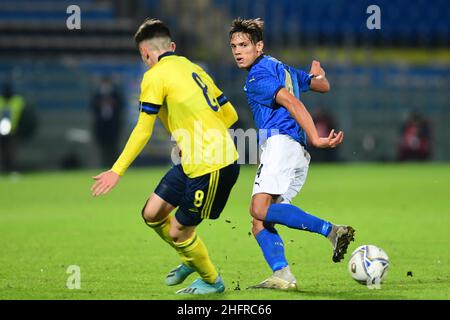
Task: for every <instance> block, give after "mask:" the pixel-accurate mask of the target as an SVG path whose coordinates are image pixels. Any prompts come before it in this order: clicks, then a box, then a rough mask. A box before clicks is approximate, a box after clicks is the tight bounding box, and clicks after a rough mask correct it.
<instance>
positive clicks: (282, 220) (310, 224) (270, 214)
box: [258, 203, 332, 237]
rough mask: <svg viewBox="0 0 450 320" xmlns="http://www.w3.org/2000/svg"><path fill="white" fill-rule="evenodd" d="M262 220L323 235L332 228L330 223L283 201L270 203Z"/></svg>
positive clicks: (326, 234)
mask: <svg viewBox="0 0 450 320" xmlns="http://www.w3.org/2000/svg"><path fill="white" fill-rule="evenodd" d="M264 221H266V222H271V223H278V224H282V225H284V226H286V227H289V228H294V229H299V230H306V231H310V232H314V233H318V234H321V235H323V236H325V237H326V236H328V234H329V233H330V231H331V228H332V225H331V223H329V222H327V221H324V220H322V219H319V218H317V217H315V216H313V215H310V214H308V213H306V212H304V211H303V210H302V209H300V208H297V207H296V206H293V205H292V204H285V203H275V204H272V205H270V207H269V209H268V210H267V215H266V219H264ZM258 235H259V234H258Z"/></svg>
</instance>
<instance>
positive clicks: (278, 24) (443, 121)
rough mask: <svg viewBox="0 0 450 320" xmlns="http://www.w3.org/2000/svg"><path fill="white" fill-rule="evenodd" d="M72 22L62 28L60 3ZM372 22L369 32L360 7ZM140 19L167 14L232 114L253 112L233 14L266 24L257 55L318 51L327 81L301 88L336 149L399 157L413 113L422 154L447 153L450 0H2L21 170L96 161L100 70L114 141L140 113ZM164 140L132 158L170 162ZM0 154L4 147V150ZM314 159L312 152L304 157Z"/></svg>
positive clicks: (307, 60)
mask: <svg viewBox="0 0 450 320" xmlns="http://www.w3.org/2000/svg"><path fill="white" fill-rule="evenodd" d="M71 4H76V5H78V6H79V7H80V9H81V29H80V30H76V29H75V30H68V28H67V26H66V20H67V19H68V17H69V16H70V14H67V13H66V9H67V7H68V6H69V5H71ZM372 4H376V5H378V6H379V7H380V9H381V29H380V30H369V29H368V28H367V27H366V20H367V18H368V17H369V16H370V14H368V13H366V9H367V7H368V6H369V5H372ZM146 17H157V18H159V19H162V20H163V21H165V22H166V23H167V24H168V25H169V27H170V28H171V30H172V35H173V38H174V41H175V42H176V43H177V45H178V53H179V54H182V55H186V56H187V57H189V58H190V59H191V60H193V61H195V62H197V63H200V64H201V65H203V66H204V67H205V68H206V69H207V70H208V71H209V72H210V73H211V74H212V75H213V77H214V78H215V79H216V82H217V83H218V85H219V86H220V87H221V88H222V89H223V90H224V92H225V94H226V95H227V96H228V98H229V99H230V100H231V101H232V102H233V103H234V105H235V106H236V107H237V109H238V113H239V115H240V120H239V123H238V124H237V127H240V128H244V129H247V128H251V127H253V120H252V117H251V114H250V111H249V109H248V107H247V104H246V100H245V96H244V93H243V90H242V87H243V84H244V79H245V72H242V71H240V70H238V69H237V68H236V66H235V64H234V62H233V60H232V56H231V52H230V48H229V45H228V30H229V25H230V22H231V21H232V19H234V18H236V17H244V18H254V17H261V18H263V19H264V20H265V22H266V35H265V44H266V47H265V48H266V50H265V51H266V53H267V54H270V55H273V56H275V57H277V58H279V59H281V60H283V61H284V62H286V63H289V64H292V65H294V66H296V67H298V68H300V69H303V70H305V71H309V68H310V64H311V61H312V59H317V60H319V61H320V62H321V63H322V65H323V67H324V69H325V71H326V72H327V77H328V79H329V80H330V83H331V87H332V90H331V92H330V93H328V94H325V95H319V94H309V93H308V94H304V95H303V99H304V101H305V103H306V105H307V106H308V107H309V109H310V110H311V112H312V113H313V114H314V115H316V114H317V113H318V112H319V111H325V112H327V113H328V114H330V115H331V116H332V117H333V119H334V122H335V124H336V127H337V128H338V129H342V130H344V131H345V132H346V141H345V143H344V144H343V145H342V147H340V148H339V150H338V152H339V154H338V156H337V158H334V159H335V160H336V159H339V160H340V161H345V162H358V161H383V162H384V161H396V160H398V149H399V144H400V142H401V134H400V131H401V128H402V126H403V125H404V123H405V121H406V120H407V118H408V116H410V115H411V114H412V113H418V114H421V115H422V116H423V117H424V118H425V119H427V121H428V124H429V127H430V130H429V132H430V133H429V137H430V141H429V142H430V146H431V148H430V150H431V152H430V157H429V158H428V160H431V161H449V160H450V148H449V146H450V108H449V107H450V92H449V87H450V48H449V45H450V33H449V29H450V28H449V26H450V2H449V1H447V0H429V1H427V0H415V1H408V0H390V1H388V0H369V1H366V0H361V1H354V0H315V1H300V0H278V1H270V0H258V1H251V0H195V1H193V0H192V1H188V0H186V1H183V0H127V1H125V0H122V1H104V0H76V1H65V0H42V1H39V0H2V1H1V2H0V84H2V85H3V84H5V83H11V84H12V87H13V89H14V91H15V92H16V93H18V94H20V95H22V96H23V97H24V98H25V100H26V101H27V103H28V104H29V105H30V106H32V107H33V110H34V114H35V115H36V118H37V126H36V128H35V130H34V131H33V132H32V135H31V136H28V137H26V139H22V140H21V141H20V144H19V145H18V153H17V169H18V170H19V171H29V170H31V171H36V170H54V169H60V168H67V169H68V168H94V167H99V166H101V165H102V163H101V160H100V151H99V147H98V145H97V144H96V141H95V139H94V136H93V124H94V119H93V114H92V112H91V109H90V103H91V100H92V97H93V95H94V94H95V92H96V88H97V87H98V85H99V82H100V79H102V78H104V77H111V78H112V79H113V80H114V82H115V83H116V84H117V86H118V88H119V90H120V91H121V92H122V93H123V98H124V104H123V105H124V108H125V109H124V112H123V114H122V117H121V123H122V124H123V127H122V130H120V143H119V148H122V146H123V145H124V143H125V141H126V138H127V137H128V135H129V133H130V130H131V129H132V127H133V125H134V123H135V120H136V117H137V111H138V108H137V107H138V94H139V84H140V80H141V76H142V74H143V73H144V72H145V67H144V65H143V64H142V62H141V60H140V57H139V55H138V52H137V50H136V48H135V46H134V43H133V35H134V32H135V31H136V29H137V27H138V26H139V25H140V24H141V22H142V21H143V20H144V19H145V18H146ZM170 147H171V143H170V139H168V136H167V134H166V133H165V132H164V131H163V130H162V127H159V128H157V129H156V130H155V132H154V135H153V138H152V140H151V143H150V147H147V148H146V149H145V152H144V153H143V154H142V155H141V156H140V157H139V158H138V159H137V161H136V162H135V165H140V164H141V165H142V164H153V163H155V164H156V163H168V162H169V161H170V158H169V155H170ZM2 156H4V155H2ZM313 161H314V160H313Z"/></svg>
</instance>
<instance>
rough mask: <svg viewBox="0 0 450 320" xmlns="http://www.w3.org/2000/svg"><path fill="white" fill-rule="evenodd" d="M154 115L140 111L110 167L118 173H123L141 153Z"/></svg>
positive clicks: (151, 129)
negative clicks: (123, 145) (122, 147)
mask: <svg viewBox="0 0 450 320" xmlns="http://www.w3.org/2000/svg"><path fill="white" fill-rule="evenodd" d="M155 120H156V115H153V114H147V113H146V112H141V113H140V114H139V118H138V121H137V124H136V126H135V127H134V129H133V131H132V132H131V135H130V137H129V138H128V142H127V144H126V145H125V148H124V149H123V151H122V153H121V155H120V156H119V158H118V159H117V161H116V162H115V163H114V165H113V167H112V168H111V170H112V171H114V172H115V173H117V174H118V175H123V174H124V173H125V171H126V170H127V169H128V167H129V166H130V165H131V163H132V162H133V161H134V159H136V157H137V156H138V155H139V153H141V151H142V149H143V148H144V147H145V145H146V144H147V142H148V140H149V139H150V137H151V135H152V131H153V126H154V124H155Z"/></svg>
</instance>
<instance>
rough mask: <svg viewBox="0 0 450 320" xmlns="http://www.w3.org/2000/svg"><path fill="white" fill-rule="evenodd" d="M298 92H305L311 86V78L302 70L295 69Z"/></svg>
mask: <svg viewBox="0 0 450 320" xmlns="http://www.w3.org/2000/svg"><path fill="white" fill-rule="evenodd" d="M295 73H296V74H297V81H298V87H299V90H300V92H306V91H308V90H309V87H310V85H311V76H310V75H309V74H307V73H306V72H305V71H303V70H299V69H295Z"/></svg>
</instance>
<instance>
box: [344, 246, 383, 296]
mask: <svg viewBox="0 0 450 320" xmlns="http://www.w3.org/2000/svg"><path fill="white" fill-rule="evenodd" d="M388 268H389V257H388V256H387V254H386V252H384V250H383V249H381V248H378V247H377V246H374V245H370V244H369V245H363V246H360V247H358V248H357V249H356V250H355V251H353V253H352V256H351V257H350V260H349V261H348V272H349V273H350V275H351V276H352V278H353V279H354V280H356V281H357V282H358V283H361V284H364V285H367V286H369V287H370V286H375V287H376V286H378V288H379V285H380V283H381V282H382V281H383V280H384V279H385V278H386V276H387V273H388Z"/></svg>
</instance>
